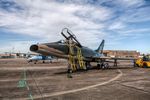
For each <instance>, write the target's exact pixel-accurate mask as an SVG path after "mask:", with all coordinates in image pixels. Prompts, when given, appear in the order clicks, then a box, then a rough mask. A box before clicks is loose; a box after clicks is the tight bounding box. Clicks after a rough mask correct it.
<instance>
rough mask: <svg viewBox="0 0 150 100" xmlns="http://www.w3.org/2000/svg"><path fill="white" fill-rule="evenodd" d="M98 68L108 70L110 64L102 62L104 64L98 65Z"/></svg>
mask: <svg viewBox="0 0 150 100" xmlns="http://www.w3.org/2000/svg"><path fill="white" fill-rule="evenodd" d="M97 67H98V68H100V69H107V68H109V64H108V63H104V62H102V63H99V64H97Z"/></svg>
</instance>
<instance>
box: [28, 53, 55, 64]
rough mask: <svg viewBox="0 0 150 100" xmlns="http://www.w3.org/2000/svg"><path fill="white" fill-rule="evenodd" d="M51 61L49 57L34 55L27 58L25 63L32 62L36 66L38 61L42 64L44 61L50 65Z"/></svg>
mask: <svg viewBox="0 0 150 100" xmlns="http://www.w3.org/2000/svg"><path fill="white" fill-rule="evenodd" d="M52 59H53V58H52V57H51V56H43V55H36V56H32V57H30V58H28V59H27V61H28V62H34V64H36V63H37V62H38V61H42V62H43V63H45V61H49V62H50V63H52Z"/></svg>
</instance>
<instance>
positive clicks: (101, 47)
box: [95, 40, 105, 54]
mask: <svg viewBox="0 0 150 100" xmlns="http://www.w3.org/2000/svg"><path fill="white" fill-rule="evenodd" d="M104 43H105V40H102V42H101V44H100V45H99V47H98V48H97V50H95V51H96V52H99V53H100V54H102V53H103V48H104Z"/></svg>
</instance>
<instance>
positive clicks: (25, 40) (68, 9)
mask: <svg viewBox="0 0 150 100" xmlns="http://www.w3.org/2000/svg"><path fill="white" fill-rule="evenodd" d="M65 27H68V28H70V29H71V30H72V31H73V33H74V34H76V36H77V38H78V40H79V41H80V42H81V43H82V44H83V45H85V46H88V47H90V48H92V49H96V48H97V47H98V45H99V44H100V42H101V40H102V39H105V40H106V44H105V49H109V50H116V49H117V50H137V51H140V52H142V53H150V46H149V43H150V39H149V38H150V0H0V42H1V46H0V53H2V52H13V51H14V52H28V51H29V47H30V45H31V44H34V43H42V42H53V41H57V40H60V39H63V37H62V36H61V35H60V32H61V30H62V28H65ZM12 48H13V49H12Z"/></svg>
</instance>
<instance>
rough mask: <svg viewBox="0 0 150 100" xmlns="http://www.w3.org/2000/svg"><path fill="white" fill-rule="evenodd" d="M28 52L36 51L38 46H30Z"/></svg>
mask: <svg viewBox="0 0 150 100" xmlns="http://www.w3.org/2000/svg"><path fill="white" fill-rule="evenodd" d="M30 51H34V52H35V51H38V45H31V47H30Z"/></svg>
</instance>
